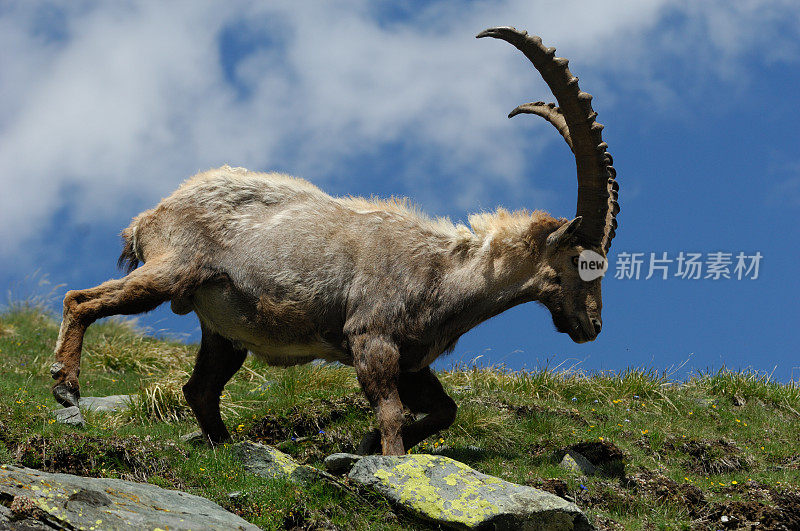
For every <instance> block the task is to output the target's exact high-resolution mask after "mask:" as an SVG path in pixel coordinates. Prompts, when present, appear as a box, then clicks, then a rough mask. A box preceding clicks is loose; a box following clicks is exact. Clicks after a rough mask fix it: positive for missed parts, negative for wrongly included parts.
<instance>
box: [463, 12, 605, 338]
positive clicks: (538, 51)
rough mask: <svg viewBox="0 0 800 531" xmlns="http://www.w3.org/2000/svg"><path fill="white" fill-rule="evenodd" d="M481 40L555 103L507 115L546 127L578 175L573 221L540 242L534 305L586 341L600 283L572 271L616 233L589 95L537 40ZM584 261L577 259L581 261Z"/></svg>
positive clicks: (505, 32)
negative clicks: (512, 51)
mask: <svg viewBox="0 0 800 531" xmlns="http://www.w3.org/2000/svg"><path fill="white" fill-rule="evenodd" d="M481 37H494V38H496V39H503V40H505V41H507V42H509V43H511V44H513V45H514V46H516V47H517V48H518V49H519V50H520V51H521V52H522V53H523V54H525V56H526V57H527V58H528V59H529V60H530V61H531V63H533V66H534V67H536V69H537V70H538V71H539V73H540V74H541V75H542V78H544V81H545V82H546V83H547V85H548V86H549V87H550V90H551V91H552V93H553V95H554V96H555V98H556V101H557V102H558V105H557V106H556V104H555V103H544V102H541V101H539V102H535V103H526V104H523V105H520V106H519V107H517V108H516V109H514V110H513V111H511V113H510V114H509V115H508V116H509V118H511V117H513V116H516V115H517V114H523V113H526V114H536V115H538V116H541V117H542V118H544V119H545V120H547V121H548V122H550V123H551V124H553V125H554V126H555V127H556V129H558V132H559V133H561V136H563V137H564V140H565V141H566V142H567V145H569V147H570V149H571V150H572V153H573V154H574V155H575V164H576V167H577V174H578V206H577V213H576V217H575V219H573V220H571V221H568V222H565V223H563V224H562V225H561V226H559V227H558V228H557V229H555V230H554V231H553V232H551V233H550V234H549V235H548V236H547V239H546V243H545V245H544V249H543V252H542V253H541V255H540V260H541V261H542V264H541V266H540V268H539V274H538V275H537V277H538V279H537V280H538V282H537V284H538V285H537V288H538V292H539V296H538V299H539V301H540V302H542V303H543V304H544V305H545V306H546V307H547V308H548V309H549V310H550V313H551V314H552V316H553V323H554V324H555V326H556V329H557V330H558V331H559V332H564V333H567V334H569V336H570V337H571V338H572V340H573V341H576V342H578V343H583V342H585V341H592V340H593V339H595V338H596V337H597V335H598V334H599V333H600V329H601V326H602V319H601V314H600V312H601V309H602V305H603V303H602V299H601V294H600V282H601V280H602V277H598V278H594V279H590V280H584V279H583V278H582V277H581V275H580V271H579V267H580V266H581V265H582V263H583V262H582V261H581V260H580V256H581V253H582V252H584V251H593V252H594V253H597V255H599V256H600V257H601V258H602V259H603V260H604V259H605V256H606V254H607V253H608V249H609V247H610V246H611V240H612V239H613V238H614V234H615V229H616V227H617V220H616V215H617V213H618V212H619V204H618V203H617V199H618V191H619V186H618V185H617V182H616V175H617V172H616V170H615V169H614V167H613V166H612V163H613V159H612V158H611V155H610V154H609V153H608V152H607V151H606V149H607V148H608V144H606V143H605V142H603V138H602V134H601V132H602V130H603V126H602V125H601V124H600V123H598V122H597V121H595V118H596V117H597V113H596V112H594V110H592V104H591V101H592V96H591V95H590V94H588V93H586V92H582V91H581V90H580V88H579V87H578V78H577V77H575V76H573V75H572V73H571V72H570V71H569V68H568V67H567V65H568V61H567V60H566V59H564V58H561V57H556V56H555V51H556V50H555V48H546V47H544V46H543V45H542V40H541V39H540V38H539V37H536V36H529V35H528V33H527V32H524V31H517V30H516V29H514V28H511V27H498V28H490V29H487V30H484V31H482V32H481V33H479V34H478V38H481ZM584 256H585V255H584Z"/></svg>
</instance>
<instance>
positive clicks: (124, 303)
mask: <svg viewBox="0 0 800 531" xmlns="http://www.w3.org/2000/svg"><path fill="white" fill-rule="evenodd" d="M182 273H183V272H182V271H181V268H179V267H175V266H174V265H173V264H172V263H170V262H165V261H155V260H154V261H152V262H148V263H146V264H144V265H143V266H142V267H140V268H139V269H137V270H135V271H133V272H132V273H130V274H129V275H128V276H126V277H124V278H121V279H119V280H109V281H108V282H104V283H102V284H100V285H99V286H97V287H95V288H90V289H86V290H79V291H68V292H67V294H66V296H65V297H64V319H63V321H61V330H60V331H59V334H58V341H57V342H56V348H55V357H56V361H55V363H53V365H52V367H51V368H50V373H51V374H52V376H53V378H54V379H55V381H56V382H55V384H54V385H53V396H55V399H56V400H57V401H58V402H59V403H60V404H62V405H63V406H77V405H78V398H79V397H80V387H79V384H78V376H79V375H80V373H81V348H82V347H83V335H84V334H85V333H86V328H87V327H88V326H89V325H90V324H92V323H93V322H95V321H96V320H97V319H100V318H102V317H108V316H110V315H118V314H136V313H142V312H146V311H149V310H152V309H153V308H155V307H156V306H158V305H159V304H161V303H162V302H164V301H166V300H169V299H170V298H172V296H173V294H174V293H176V292H177V291H180V290H181V289H182V288H183V287H185V286H186V283H187V282H188V281H190V280H191V279H190V278H188V277H187V276H185V275H183V274H182Z"/></svg>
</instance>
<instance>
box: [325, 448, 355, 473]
mask: <svg viewBox="0 0 800 531" xmlns="http://www.w3.org/2000/svg"><path fill="white" fill-rule="evenodd" d="M362 457H364V456H363V455H356V454H345V453H338V454H331V455H329V456H328V457H326V458H325V461H324V463H325V470H327V471H328V472H330V473H331V474H335V475H337V476H341V475H344V474H347V473H348V472H350V469H351V468H353V465H354V464H355V463H356V461H358V460H359V459H361V458H362Z"/></svg>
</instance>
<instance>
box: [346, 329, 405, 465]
mask: <svg viewBox="0 0 800 531" xmlns="http://www.w3.org/2000/svg"><path fill="white" fill-rule="evenodd" d="M350 344H351V346H352V349H353V365H354V367H355V369H356V376H357V377H358V382H359V383H360V384H361V388H362V389H363V390H364V393H365V394H366V395H367V399H368V400H369V402H370V404H371V405H372V407H373V409H375V414H376V416H377V418H378V427H379V429H380V432H381V448H382V450H383V455H402V454H404V453H405V451H404V449H403V438H402V435H401V429H402V425H403V404H402V402H400V394H399V393H398V391H397V384H398V379H399V376H400V363H399V362H400V353H399V351H398V349H397V346H396V345H395V344H394V343H392V342H391V341H389V340H388V339H386V338H383V337H380V336H371V335H361V336H357V337H355V338H353V339H352V340H351V342H350Z"/></svg>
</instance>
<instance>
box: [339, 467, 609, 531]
mask: <svg viewBox="0 0 800 531" xmlns="http://www.w3.org/2000/svg"><path fill="white" fill-rule="evenodd" d="M348 477H349V478H350V479H351V480H353V481H355V482H357V483H359V484H361V485H364V486H365V487H368V488H370V489H373V490H375V491H377V492H379V493H380V494H382V495H383V496H385V497H386V498H387V499H388V500H389V501H390V502H391V503H393V504H395V505H397V506H400V507H402V508H404V509H406V510H407V511H410V512H411V513H413V514H415V515H417V516H418V517H420V518H422V519H425V520H428V521H431V522H434V523H436V524H440V525H443V526H446V527H449V528H452V529H493V530H497V531H499V530H530V531H533V530H543V531H549V530H552V531H561V530H580V531H583V530H588V529H594V527H593V526H592V525H591V524H590V523H589V520H588V519H587V518H586V515H584V514H583V513H582V512H581V510H580V509H579V508H578V506H577V505H575V504H574V503H570V502H568V501H566V500H564V499H562V498H559V497H558V496H555V495H553V494H550V493H549V492H544V491H542V490H539V489H535V488H532V487H526V486H523V485H517V484H515V483H510V482H508V481H504V480H502V479H499V478H496V477H492V476H488V475H486V474H482V473H480V472H478V471H477V470H474V469H472V468H470V467H468V466H467V465H465V464H464V463H460V462H458V461H455V460H453V459H450V458H448V457H444V456H435V455H426V454H412V455H403V456H367V457H364V458H362V459H360V460H359V461H358V462H356V464H355V465H354V466H353V469H352V470H351V471H350V474H348Z"/></svg>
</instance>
